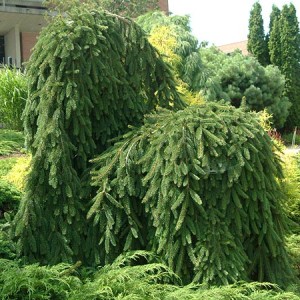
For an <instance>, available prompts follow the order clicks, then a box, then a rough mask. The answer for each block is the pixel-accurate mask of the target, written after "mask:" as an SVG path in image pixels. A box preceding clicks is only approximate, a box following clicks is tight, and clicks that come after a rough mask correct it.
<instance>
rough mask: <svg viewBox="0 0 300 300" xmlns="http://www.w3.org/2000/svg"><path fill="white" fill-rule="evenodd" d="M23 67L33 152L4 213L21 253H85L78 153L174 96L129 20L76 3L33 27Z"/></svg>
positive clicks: (56, 256)
mask: <svg viewBox="0 0 300 300" xmlns="http://www.w3.org/2000/svg"><path fill="white" fill-rule="evenodd" d="M27 75H28V77H29V78H30V97H29V99H28V101H27V104H26V108H25V113H24V120H25V122H24V123H25V133H26V141H27V146H28V148H29V149H30V150H31V152H32V155H33V156H32V164H31V172H30V174H29V177H28V182H27V187H26V192H25V197H24V199H23V201H22V203H21V206H20V209H19V212H18V214H17V216H16V218H15V222H14V223H15V226H14V228H15V229H14V231H15V232H14V234H15V236H16V237H17V239H18V245H19V250H20V253H22V254H23V255H24V256H25V257H27V258H28V259H29V261H36V260H38V261H40V262H43V263H52V264H54V263H58V262H61V261H72V260H73V259H80V260H83V261H87V260H88V258H89V257H91V255H92V254H91V253H92V252H93V251H94V250H93V249H95V245H94V240H95V238H94V237H93V238H91V239H89V241H86V238H87V237H90V236H91V235H92V234H91V233H90V232H89V230H90V229H89V228H88V225H87V224H86V212H85V210H86V208H85V206H86V205H87V204H88V201H89V199H90V198H89V194H88V195H86V193H85V195H84V196H83V195H82V190H83V189H82V186H87V185H88V180H89V179H88V178H86V177H84V176H83V175H84V174H85V173H87V168H88V161H89V160H90V159H91V158H93V157H94V155H95V154H99V153H101V152H102V151H103V150H105V149H106V148H107V147H108V146H109V144H110V142H109V140H110V139H112V138H114V137H116V136H118V135H120V134H123V133H124V132H126V131H128V125H135V126H136V125H139V124H141V123H142V120H143V116H144V114H145V113H149V112H150V111H152V110H154V109H156V107H157V106H161V107H165V108H168V109H178V108H181V107H183V106H184V104H183V103H182V102H181V100H180V98H179V96H178V94H177V92H176V89H175V86H174V83H173V79H172V75H171V71H170V69H169V68H168V66H167V65H166V64H165V63H164V62H163V60H162V59H161V58H160V56H159V54H158V52H157V51H156V50H155V49H154V48H153V47H152V46H151V45H150V44H149V42H148V40H147V38H146V36H145V35H144V33H143V31H142V30H141V28H140V27H139V26H137V25H136V24H135V23H134V22H133V21H131V20H130V19H126V18H122V17H119V16H116V15H112V14H109V13H106V12H104V11H98V10H95V9H89V8H88V7H85V6H84V5H82V6H81V7H80V8H76V7H75V8H74V9H72V10H71V11H70V12H69V13H68V14H65V15H63V16H57V17H56V18H55V19H54V20H53V21H52V22H51V23H50V24H49V26H48V27H47V28H45V30H43V32H42V33H41V35H40V37H39V40H38V42H37V44H36V46H35V50H34V53H33V55H32V57H31V60H30V62H29V64H28V66H27ZM87 177H88V176H87ZM93 257H94V256H93ZM92 261H94V258H92Z"/></svg>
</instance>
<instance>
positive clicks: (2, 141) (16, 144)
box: [0, 129, 25, 156]
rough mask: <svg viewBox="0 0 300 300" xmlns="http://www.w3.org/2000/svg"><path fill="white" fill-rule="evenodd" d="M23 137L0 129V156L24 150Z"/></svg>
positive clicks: (16, 132) (14, 132)
mask: <svg viewBox="0 0 300 300" xmlns="http://www.w3.org/2000/svg"><path fill="white" fill-rule="evenodd" d="M24 142H25V140H24V135H23V133H21V132H19V131H15V130H9V129H0V155H2V156H3V155H10V154H13V153H20V152H21V151H22V150H23V149H24Z"/></svg>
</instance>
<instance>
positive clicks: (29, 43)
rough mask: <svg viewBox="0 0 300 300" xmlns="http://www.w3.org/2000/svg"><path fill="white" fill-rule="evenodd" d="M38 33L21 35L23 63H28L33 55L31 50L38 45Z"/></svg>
mask: <svg viewBox="0 0 300 300" xmlns="http://www.w3.org/2000/svg"><path fill="white" fill-rule="evenodd" d="M37 36H38V33H37V32H22V33H21V59H22V62H24V61H27V60H28V59H29V57H30V55H31V49H32V48H33V47H34V45H35V43H36V38H37Z"/></svg>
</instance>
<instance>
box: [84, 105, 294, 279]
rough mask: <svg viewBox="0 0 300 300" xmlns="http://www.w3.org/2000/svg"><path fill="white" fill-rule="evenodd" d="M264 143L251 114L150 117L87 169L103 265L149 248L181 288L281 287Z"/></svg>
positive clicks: (269, 160) (272, 172)
mask: <svg viewBox="0 0 300 300" xmlns="http://www.w3.org/2000/svg"><path fill="white" fill-rule="evenodd" d="M272 147H273V145H272V141H271V139H270V137H269V136H268V134H267V133H266V132H265V131H264V130H263V129H262V128H261V126H260V125H259V122H258V119H257V117H256V116H255V114H254V113H245V112H244V111H243V110H241V109H234V108H233V107H231V106H227V105H220V104H212V103H210V104H206V105H203V106H191V107H188V108H186V109H185V110H181V111H178V112H176V113H173V112H170V111H166V110H164V111H162V112H160V113H158V114H152V115H150V116H149V117H148V118H147V119H146V121H145V125H144V126H143V127H141V128H140V129H136V130H134V131H132V132H130V133H128V134H126V135H125V136H124V137H123V139H122V140H121V141H119V142H118V143H116V144H115V145H114V146H113V147H112V148H110V149H109V150H108V151H107V152H106V153H104V154H102V155H101V156H99V157H98V158H97V159H96V160H95V166H94V170H93V175H94V176H93V182H94V185H95V186H97V187H98V192H97V195H96V197H95V198H94V200H93V205H92V206H91V209H90V211H89V213H88V218H89V220H90V222H92V223H93V224H94V225H95V229H97V230H98V233H97V240H98V242H99V245H98V249H99V253H100V260H101V261H103V262H104V261H107V260H108V261H110V260H111V259H112V258H113V257H114V256H116V255H118V254H119V253H121V252H122V251H126V250H128V249H141V248H144V249H148V250H152V251H155V252H156V253H158V254H160V255H161V256H162V257H163V258H164V259H165V261H166V263H167V264H168V265H169V266H170V267H172V268H173V269H174V270H175V271H176V272H177V273H178V274H180V275H183V277H182V278H184V280H186V281H188V280H191V279H193V280H194V281H197V282H206V283H209V284H227V283H229V282H234V281H237V280H245V279H254V280H259V281H271V282H277V283H279V284H281V285H285V284H286V283H287V282H288V281H289V280H292V279H291V277H292V271H291V268H290V265H289V261H288V256H287V254H286V251H285V248H284V228H285V219H284V218H283V215H282V206H281V202H280V197H281V194H280V189H279V185H278V179H279V178H281V176H282V173H281V168H280V163H279V159H278V157H277V156H276V155H275V154H274V153H273V151H272Z"/></svg>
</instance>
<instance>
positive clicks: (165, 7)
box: [158, 0, 169, 13]
mask: <svg viewBox="0 0 300 300" xmlns="http://www.w3.org/2000/svg"><path fill="white" fill-rule="evenodd" d="M158 5H159V7H160V9H161V10H162V11H164V12H166V13H168V12H169V3H168V0H159V1H158Z"/></svg>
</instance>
